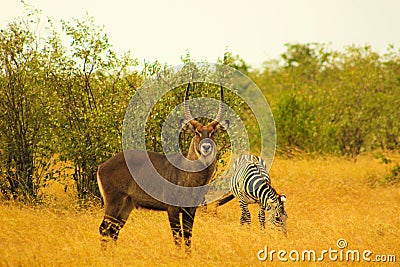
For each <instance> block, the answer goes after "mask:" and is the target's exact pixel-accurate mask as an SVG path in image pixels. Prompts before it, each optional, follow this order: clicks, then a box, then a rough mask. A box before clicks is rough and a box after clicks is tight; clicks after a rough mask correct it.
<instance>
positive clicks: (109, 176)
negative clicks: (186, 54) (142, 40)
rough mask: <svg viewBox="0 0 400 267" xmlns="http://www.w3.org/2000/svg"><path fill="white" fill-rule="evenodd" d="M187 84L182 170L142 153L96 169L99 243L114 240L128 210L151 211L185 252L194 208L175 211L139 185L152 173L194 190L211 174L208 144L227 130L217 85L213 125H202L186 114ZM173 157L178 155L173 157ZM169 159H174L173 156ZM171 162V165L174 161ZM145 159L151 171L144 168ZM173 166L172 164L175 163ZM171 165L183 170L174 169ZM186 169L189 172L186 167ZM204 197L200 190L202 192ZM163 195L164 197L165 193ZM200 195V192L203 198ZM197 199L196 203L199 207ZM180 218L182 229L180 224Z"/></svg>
mask: <svg viewBox="0 0 400 267" xmlns="http://www.w3.org/2000/svg"><path fill="white" fill-rule="evenodd" d="M189 88H190V83H189V84H188V86H187V88H186V92H185V101H184V110H185V119H184V120H182V128H183V130H185V131H186V132H188V133H191V134H192V140H191V143H190V147H189V151H188V152H187V153H185V154H184V157H182V156H181V157H180V158H179V157H176V158H179V160H180V161H181V164H172V163H171V162H170V161H169V160H168V158H170V159H171V155H168V158H167V156H166V155H164V154H162V153H157V152H150V151H143V150H129V151H124V152H121V153H119V154H117V155H115V156H114V157H112V158H110V159H109V160H107V161H106V162H104V163H103V164H101V165H100V166H99V169H98V173H97V182H98V185H99V188H100V192H101V194H102V196H103V199H104V203H105V215H104V219H103V221H102V223H101V225H100V235H101V240H102V242H103V243H104V242H106V241H108V240H117V238H118V234H119V231H120V229H121V228H122V227H123V226H124V224H125V222H126V220H127V219H128V217H129V214H130V213H131V211H132V209H133V208H145V209H152V210H165V211H167V213H168V219H169V223H170V226H171V230H172V235H173V238H174V242H175V244H176V245H177V246H178V247H180V246H181V243H182V237H183V239H184V244H185V249H186V251H190V248H191V237H192V228H193V221H194V217H195V213H196V208H197V206H190V207H186V206H184V207H182V206H174V205H173V204H168V203H165V202H163V201H160V200H158V199H156V198H154V197H153V196H151V195H150V194H148V193H146V192H145V190H143V189H142V187H141V186H140V183H139V184H138V181H147V180H149V179H150V180H151V179H152V177H151V176H152V175H153V176H154V173H153V172H151V171H149V169H150V168H151V167H154V169H155V170H156V171H157V172H158V174H159V175H160V176H162V177H163V178H164V179H165V180H166V181H168V182H170V183H173V184H175V185H178V186H182V187H199V186H204V185H206V184H208V183H209V182H210V180H211V177H212V175H213V173H214V171H215V164H216V159H215V155H216V146H215V144H214V142H213V140H212V138H213V135H214V134H215V133H217V132H218V131H222V130H227V128H228V127H229V121H228V120H222V118H223V114H224V103H223V101H224V93H223V88H222V85H221V89H220V102H219V103H220V104H219V108H218V112H217V115H216V117H215V119H214V120H213V121H212V122H210V123H209V124H207V125H203V124H201V123H200V122H198V121H197V120H195V119H194V118H193V116H192V114H191V112H190V108H189V103H188V100H189ZM177 154H178V153H177ZM172 158H174V155H172ZM176 158H175V159H176ZM146 159H149V160H150V162H151V165H152V166H149V164H148V163H147V160H146ZM175 163H176V162H175ZM190 164H193V166H196V168H198V167H199V164H200V165H201V166H202V168H201V170H198V169H197V171H194V172H193V171H190V170H191V169H192V170H193V168H192V167H193V166H192V167H191V166H190ZM176 165H181V166H186V168H178V167H176ZM188 165H189V166H188ZM203 192H204V190H203ZM166 194H168V192H166ZM204 194H205V192H204ZM204 194H203V195H200V196H199V195H192V194H186V195H180V196H177V197H179V198H203V199H204ZM203 199H198V200H197V202H196V203H201V201H202V200H203ZM180 214H182V223H183V225H181V220H180Z"/></svg>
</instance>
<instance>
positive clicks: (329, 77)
mask: <svg viewBox="0 0 400 267" xmlns="http://www.w3.org/2000/svg"><path fill="white" fill-rule="evenodd" d="M287 47H288V49H287V52H286V53H284V54H283V55H282V60H283V62H282V61H273V62H268V63H266V64H265V68H264V69H262V70H261V71H259V72H255V73H253V74H252V78H253V79H254V80H255V81H256V83H257V84H258V85H259V86H260V87H261V89H262V90H263V91H264V93H265V95H266V96H267V99H268V100H269V101H270V104H271V106H272V111H273V114H274V117H275V121H276V125H277V126H276V127H277V134H278V151H280V152H281V153H286V152H288V151H290V150H291V149H292V148H293V147H296V148H297V149H300V150H302V151H306V152H311V153H314V152H315V153H340V154H342V155H350V156H353V157H354V156H356V155H358V154H359V153H361V152H363V151H371V150H374V149H378V148H379V149H383V150H385V149H398V148H399V143H400V139H399V136H400V127H399V126H400V118H399V114H400V113H399V112H398V107H399V106H400V83H399V81H400V79H399V76H398V73H399V68H400V67H399V63H400V61H399V59H400V57H399V54H398V53H397V52H395V51H394V50H393V48H389V51H388V53H387V54H385V55H384V56H380V55H379V54H377V53H375V52H373V51H372V49H371V48H370V47H369V46H365V47H355V46H352V47H348V48H346V50H345V51H344V52H338V51H330V50H329V48H328V46H326V45H322V44H288V45H287Z"/></svg>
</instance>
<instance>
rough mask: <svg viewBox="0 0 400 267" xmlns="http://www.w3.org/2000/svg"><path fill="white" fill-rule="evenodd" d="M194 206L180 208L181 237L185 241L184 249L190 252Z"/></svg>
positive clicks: (194, 213)
mask: <svg viewBox="0 0 400 267" xmlns="http://www.w3.org/2000/svg"><path fill="white" fill-rule="evenodd" d="M195 215H196V208H183V209H182V223H183V238H184V241H185V251H186V252H190V250H191V245H192V229H193V223H194V216H195Z"/></svg>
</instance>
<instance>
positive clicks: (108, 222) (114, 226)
mask: <svg viewBox="0 0 400 267" xmlns="http://www.w3.org/2000/svg"><path fill="white" fill-rule="evenodd" d="M124 225H125V221H124V220H118V219H117V218H114V217H110V216H107V215H105V216H104V218H103V221H102V222H101V224H100V227H99V231H100V237H101V241H102V244H104V243H105V242H107V241H109V240H114V241H116V240H117V239H118V234H119V231H120V230H121V228H122V227H123V226H124Z"/></svg>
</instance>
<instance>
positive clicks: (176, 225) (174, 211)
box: [167, 206, 182, 248]
mask: <svg viewBox="0 0 400 267" xmlns="http://www.w3.org/2000/svg"><path fill="white" fill-rule="evenodd" d="M167 212H168V220H169V225H170V226H171V230H172V237H173V238H174V242H175V245H176V246H177V247H178V248H180V247H181V244H182V227H181V222H180V219H179V212H180V208H179V207H173V206H170V207H168V210H167Z"/></svg>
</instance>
